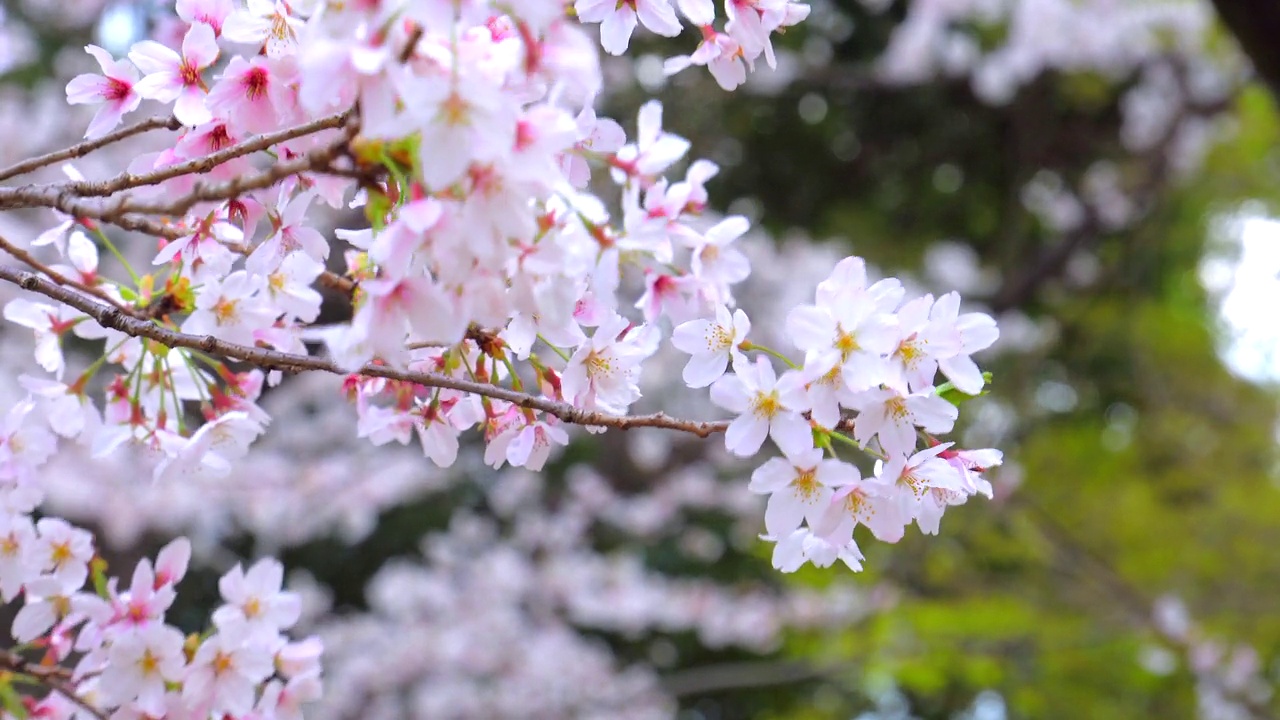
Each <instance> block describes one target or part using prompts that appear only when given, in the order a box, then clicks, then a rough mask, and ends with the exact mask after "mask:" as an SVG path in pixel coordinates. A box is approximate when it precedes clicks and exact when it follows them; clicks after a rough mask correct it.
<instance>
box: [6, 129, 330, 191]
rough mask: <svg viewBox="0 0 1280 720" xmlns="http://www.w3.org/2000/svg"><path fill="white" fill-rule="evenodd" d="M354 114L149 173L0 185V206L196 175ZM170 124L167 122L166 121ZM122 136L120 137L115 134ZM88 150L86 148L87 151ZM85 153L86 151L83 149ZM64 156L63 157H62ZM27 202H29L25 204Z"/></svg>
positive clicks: (105, 140)
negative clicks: (91, 179) (14, 186)
mask: <svg viewBox="0 0 1280 720" xmlns="http://www.w3.org/2000/svg"><path fill="white" fill-rule="evenodd" d="M353 118H354V114H353V113H352V112H351V111H343V112H339V113H334V114H331V115H326V116H325V117H322V118H319V119H317V120H312V121H310V122H306V123H302V124H300V125H296V126H294V127H290V128H286V129H284V130H280V131H278V132H272V133H266V134H264V135H259V136H257V137H252V138H249V139H248V140H245V141H243V142H240V143H237V144H235V145H232V146H231V147H228V148H224V149H222V150H217V151H215V152H212V153H209V154H208V155H204V156H202V157H198V158H195V159H194V160H188V161H187V162H183V163H177V164H174V165H168V166H165V167H162V168H159V169H157V170H153V171H151V172H149V173H143V174H141V175H134V174H132V173H127V172H126V173H121V174H119V175H117V176H115V177H113V178H110V179H107V180H99V181H88V180H67V181H62V182H56V183H45V184H39V185H24V186H21V187H16V188H0V207H10V208H17V207H41V206H43V207H54V205H52V203H53V200H52V198H55V197H57V196H58V195H62V194H67V195H74V196H79V197H106V196H108V195H114V194H115V193H118V192H120V191H122V190H129V189H131V188H138V187H144V186H148V185H158V184H160V183H162V182H164V181H166V180H172V179H174V178H177V177H181V176H183V175H193V174H201V173H207V172H209V171H210V170H212V169H213V168H215V167H218V166H219V165H223V164H225V163H227V162H229V161H231V160H235V159H236V158H240V157H245V156H247V155H252V154H253V153H256V152H260V151H262V150H266V149H268V148H270V147H271V146H273V145H278V144H280V143H283V142H288V141H290V140H296V139H298V138H301V137H305V136H307V135H313V134H315V133H317V132H320V131H322V130H331V129H334V128H338V127H342V126H343V125H346V124H348V123H349V121H351V120H352V119H353ZM166 126H167V123H166ZM131 129H132V128H125V129H124V130H121V131H119V132H117V133H112V135H108V136H105V137H102V138H99V139H98V140H96V141H90V142H87V143H81V145H80V146H83V145H92V147H95V148H96V147H102V146H103V145H106V144H108V143H109V142H116V141H118V140H120V139H122V137H128V136H129V135H133V134H136V131H135V132H127V131H129V130H131ZM113 136H121V137H113ZM80 146H75V147H73V148H68V149H66V150H63V151H60V153H55V155H58V154H67V153H72V155H71V156H72V157H74V156H75V155H74V152H75V148H76V147H80ZM86 152H87V151H86ZM81 154H83V153H81ZM59 159H62V158H59ZM22 203H27V204H25V205H24V204H22Z"/></svg>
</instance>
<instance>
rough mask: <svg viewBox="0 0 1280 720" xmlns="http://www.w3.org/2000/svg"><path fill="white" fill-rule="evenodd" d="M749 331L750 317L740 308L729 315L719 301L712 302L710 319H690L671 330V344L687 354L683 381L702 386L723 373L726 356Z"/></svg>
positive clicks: (692, 385) (728, 357)
mask: <svg viewBox="0 0 1280 720" xmlns="http://www.w3.org/2000/svg"><path fill="white" fill-rule="evenodd" d="M749 332H751V320H749V319H748V318H747V314H746V313H744V312H743V311H742V310H740V309H739V310H734V311H733V315H732V316H731V315H730V314H729V309H728V308H726V307H725V306H723V305H718V306H716V317H715V319H714V320H708V319H701V320H690V321H689V322H686V323H683V324H681V325H679V326H677V327H676V329H675V331H674V332H672V333H671V344H672V345H675V346H676V348H678V349H679V350H682V351H684V352H687V353H689V354H690V355H691V357H690V358H689V362H688V363H687V364H686V365H685V366H684V381H685V383H687V384H688V385H689V387H692V388H700V387H706V386H708V385H710V384H711V383H713V382H715V381H716V380H718V379H719V378H720V376H721V375H724V371H725V369H726V368H728V367H729V359H730V358H731V357H734V356H736V355H738V354H739V350H738V346H739V345H741V344H742V343H743V342H744V341H745V340H746V339H747V333H749Z"/></svg>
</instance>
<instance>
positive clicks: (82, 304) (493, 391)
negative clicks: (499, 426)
mask: <svg viewBox="0 0 1280 720" xmlns="http://www.w3.org/2000/svg"><path fill="white" fill-rule="evenodd" d="M0 280H6V281H8V282H11V283H14V284H15V285H18V286H20V287H22V288H23V289H24V290H29V291H31V292H36V293H39V294H41V295H44V296H45V297H48V298H50V299H53V300H57V301H58V302H61V303H63V304H65V305H69V306H70V307H73V308H75V309H76V310H79V311H81V312H83V313H85V314H86V315H88V316H89V317H92V318H93V319H94V320H96V321H97V322H98V324H99V325H101V326H103V327H104V328H109V329H113V330H119V331H120V332H123V333H125V334H126V335H131V336H134V337H145V338H149V339H151V340H154V341H156V342H158V343H160V344H161V345H164V346H166V347H170V348H179V347H181V348H189V349H192V350H200V351H202V352H205V353H209V354H211V355H219V356H222V357H226V358H232V359H235V360H240V361H243V362H247V363H250V364H252V365H257V366H258V367H261V368H264V369H267V370H284V371H289V372H305V371H310V370H320V371H323V372H328V373H333V374H335V375H350V374H352V372H351V371H350V370H348V369H345V368H342V367H340V366H339V365H338V364H337V363H335V362H333V361H332V360H329V359H326V358H319V357H312V356H310V355H296V354H293V353H285V352H280V351H278V350H269V349H266V348H259V347H249V346H247V345H239V344H236V343H230V342H227V341H225V340H219V339H218V338H215V337H213V336H212V335H189V334H186V333H180V332H176V331H173V330H169V329H166V328H163V327H160V326H159V325H156V324H154V323H151V322H147V321H145V320H139V319H137V318H135V317H132V316H130V315H128V314H126V313H122V312H120V311H119V310H118V309H116V308H114V307H112V306H110V305H106V304H103V303H100V302H98V301H97V300H95V299H92V298H90V297H87V296H85V295H82V294H81V293H78V292H75V291H74V290H69V289H67V288H64V287H62V286H60V285H57V284H55V283H53V282H50V281H49V280H46V279H45V278H43V277H40V276H39V275H37V274H36V273H33V272H29V271H26V270H21V269H19V268H15V267H9V266H3V265H0ZM356 374H359V375H365V376H369V377H381V378H387V379H389V380H399V381H403V382H409V383H415V384H418V385H422V386H425V387H438V388H445V389H449V390H458V391H461V392H468V393H473V394H475V395H483V396H485V397H490V398H493V399H495V400H503V401H506V402H509V403H512V404H514V405H518V406H519V407H522V408H530V409H533V410H540V411H542V412H544V413H547V414H548V415H553V416H555V417H557V418H560V420H562V421H564V422H566V423H572V424H575V425H591V426H596V427H610V428H618V429H622V430H626V429H628V428H635V427H654V428H664V429H667V430H679V431H681V432H687V433H692V434H694V435H697V436H698V437H707V436H709V435H713V434H716V433H721V432H724V431H725V429H727V428H728V427H729V423H728V421H717V422H698V421H693V420H680V419H677V418H673V417H670V416H668V415H666V414H665V413H661V412H659V413H653V414H651V415H625V416H624V415H610V414H608V413H601V412H591V411H587V410H583V409H582V408H578V407H574V406H573V405H570V404H569V403H565V402H559V401H557V400H552V399H550V398H547V397H542V396H538V395H530V394H528V393H523V392H518V391H516V390H511V389H508V388H504V387H499V386H497V385H489V384H486V383H480V382H472V381H470V380H463V379H460V378H455V377H451V376H449V375H442V374H439V373H432V372H410V371H406V370H398V369H396V368H392V367H388V366H386V365H376V364H373V363H370V364H367V365H365V366H363V367H361V368H360V369H359V370H357V371H356Z"/></svg>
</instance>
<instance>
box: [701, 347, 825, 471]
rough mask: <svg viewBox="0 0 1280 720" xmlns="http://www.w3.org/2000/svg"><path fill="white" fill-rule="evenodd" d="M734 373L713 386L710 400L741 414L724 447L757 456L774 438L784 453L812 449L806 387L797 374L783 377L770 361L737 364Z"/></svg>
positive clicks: (733, 424)
mask: <svg viewBox="0 0 1280 720" xmlns="http://www.w3.org/2000/svg"><path fill="white" fill-rule="evenodd" d="M733 370H734V374H733V375H726V376H724V377H722V378H720V379H719V380H717V381H716V382H715V384H713V385H712V386H711V400H712V402H714V403H715V404H717V405H719V406H720V407H722V408H724V409H726V410H729V411H730V412H736V413H739V415H738V417H736V418H734V420H733V422H732V423H730V424H729V428H728V430H726V431H725V435H724V444H725V448H726V449H727V450H728V451H729V452H731V453H733V454H735V455H741V456H750V455H754V454H755V453H756V451H758V450H759V449H760V446H761V445H762V444H763V443H764V440H765V437H772V438H773V441H774V442H775V443H777V445H778V447H780V448H782V450H783V451H784V452H798V451H800V450H803V449H804V448H806V447H812V444H813V441H812V438H811V436H810V432H809V422H808V421H807V420H805V419H804V417H803V416H801V414H800V413H801V412H803V411H804V410H805V409H807V401H806V398H805V394H804V388H803V386H802V385H801V382H800V376H799V374H797V373H794V372H789V373H786V374H784V375H783V376H782V377H781V378H779V377H778V376H777V373H775V372H774V370H773V365H771V364H770V363H769V360H768V359H767V358H763V357H761V358H757V359H756V361H755V363H751V362H749V361H747V360H745V359H744V360H741V361H735V362H734V368H733Z"/></svg>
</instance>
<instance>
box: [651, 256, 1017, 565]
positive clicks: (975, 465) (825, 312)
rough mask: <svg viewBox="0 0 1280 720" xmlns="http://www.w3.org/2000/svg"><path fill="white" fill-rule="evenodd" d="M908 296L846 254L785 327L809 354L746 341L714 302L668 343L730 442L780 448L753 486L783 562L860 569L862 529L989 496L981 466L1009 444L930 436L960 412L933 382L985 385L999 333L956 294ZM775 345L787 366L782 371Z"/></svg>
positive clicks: (745, 328)
mask: <svg viewBox="0 0 1280 720" xmlns="http://www.w3.org/2000/svg"><path fill="white" fill-rule="evenodd" d="M903 295H904V289H903V287H902V284H901V283H900V282H899V281H898V280H896V279H892V278H889V279H885V280H880V281H878V282H875V283H870V284H869V283H868V278H867V272H866V267H865V265H864V263H863V262H862V260H861V259H859V258H846V259H845V260H843V261H841V262H840V263H839V264H837V265H836V267H835V269H834V270H833V271H832V273H831V275H830V276H829V277H828V278H827V279H826V280H824V281H823V282H821V283H819V284H818V288H817V291H816V293H815V302H814V304H804V305H800V306H798V307H796V308H794V309H792V310H791V311H790V312H789V314H788V315H787V320H786V333H787V335H788V336H789V338H790V340H791V342H792V343H793V344H794V345H795V347H796V349H797V350H799V351H800V352H803V353H804V359H803V362H802V363H795V362H793V361H791V360H790V359H788V358H787V357H786V356H785V355H782V354H781V353H778V352H777V351H775V350H772V349H769V348H762V347H760V346H758V345H756V344H755V343H752V342H751V340H750V339H749V338H748V337H747V335H748V333H749V332H750V328H751V323H750V320H749V318H748V317H747V316H746V314H745V313H744V312H743V311H742V310H737V311H735V312H734V313H733V314H732V315H730V313H729V311H728V309H727V308H724V307H719V308H717V311H716V316H715V318H714V319H697V320H690V321H688V322H685V323H683V324H681V325H679V326H677V327H676V329H675V332H674V334H673V342H674V343H675V344H676V347H678V348H680V349H681V350H684V351H685V352H688V353H689V354H690V358H689V362H688V364H687V365H686V366H685V369H684V379H685V382H686V383H687V384H688V385H689V387H691V388H697V387H705V386H707V385H710V386H711V399H712V401H713V402H715V403H716V404H717V405H719V406H721V407H723V408H725V409H726V410H729V411H730V412H733V413H737V416H736V417H735V418H734V420H733V421H732V422H731V423H730V424H729V426H728V428H727V429H726V431H725V447H726V449H727V450H728V451H729V452H731V453H733V454H735V455H739V456H742V457H751V456H753V455H756V454H757V453H758V452H759V451H760V448H761V446H762V445H763V444H764V442H765V440H766V438H768V439H771V440H772V441H773V443H774V444H775V445H777V447H778V449H779V450H781V451H782V454H783V457H775V458H772V459H770V460H768V461H766V462H765V463H764V464H763V465H761V466H760V467H759V468H757V469H756V471H755V472H754V473H753V474H752V476H751V485H750V488H751V490H753V491H755V492H759V493H762V494H767V495H769V502H768V506H767V508H766V510H765V530H766V532H767V537H768V538H769V539H772V540H774V541H776V542H777V545H776V547H775V551H774V556H773V562H774V566H775V567H778V568H780V569H782V570H784V571H791V570H795V569H796V568H798V567H799V566H800V565H802V564H804V563H805V562H806V561H809V562H813V563H814V564H816V565H820V566H826V565H830V564H831V563H833V562H834V561H835V560H836V559H837V558H839V559H841V560H843V561H844V562H845V563H846V564H848V565H849V566H850V567H851V568H853V569H855V570H856V569H860V568H861V561H862V553H861V552H860V550H859V549H858V546H857V543H856V542H855V541H854V538H853V531H854V529H855V527H856V526H858V525H863V526H865V527H867V528H868V529H869V530H870V531H871V532H872V534H874V535H875V537H876V538H878V539H880V540H883V541H886V542H897V541H898V540H900V539H901V538H902V536H903V532H904V528H905V527H906V526H908V525H910V524H911V523H912V522H915V523H916V524H917V525H918V526H919V527H920V529H921V530H922V531H923V532H926V533H929V534H936V533H937V532H938V524H939V521H940V519H941V517H942V513H943V512H944V511H945V510H946V508H947V506H949V505H957V504H961V503H964V502H965V501H966V500H967V499H968V498H969V497H970V496H972V495H974V494H979V493H981V494H984V495H986V496H987V497H991V484H990V483H989V482H988V481H986V480H985V479H983V478H982V476H981V473H982V472H983V471H984V470H985V469H987V468H989V467H992V466H995V465H999V464H1000V462H1001V453H1000V452H999V451H998V450H994V449H983V450H961V449H958V448H955V447H954V444H953V443H950V442H945V443H944V442H939V441H938V440H937V439H936V438H935V437H934V435H935V434H941V433H947V432H950V431H951V430H952V428H953V426H954V424H955V421H956V418H957V417H958V415H959V411H958V409H957V407H956V405H955V404H953V402H952V401H951V400H949V399H948V398H947V397H945V396H944V395H943V394H942V393H940V392H939V387H938V386H937V385H935V381H936V378H937V375H938V373H939V371H941V373H942V374H943V375H945V376H946V377H947V378H948V384H947V385H946V387H945V390H948V391H951V392H959V393H961V394H963V395H977V394H979V393H981V392H982V389H983V386H984V385H985V378H984V377H983V375H982V373H981V371H979V369H978V367H977V365H975V364H974V362H973V360H972V358H971V357H970V356H971V355H972V354H973V353H974V352H977V351H979V350H982V349H985V348H987V347H989V346H990V345H991V344H992V343H993V342H995V340H996V337H997V330H996V325H995V321H993V320H992V319H991V317H990V316H988V315H985V314H982V313H966V314H963V315H961V314H960V313H959V305H960V298H959V296H958V295H957V294H956V293H948V294H946V295H943V296H942V297H940V298H937V299H935V298H934V297H933V296H932V295H925V296H923V297H919V298H916V299H914V300H911V301H909V302H906V303H903V302H902V299H903ZM751 350H763V351H765V353H764V354H760V355H758V356H756V358H755V360H754V362H753V361H751V360H749V359H748V358H747V357H746V355H745V354H744V351H751ZM770 354H772V355H775V356H777V357H778V358H779V359H781V360H782V362H784V363H785V364H786V365H787V366H788V369H786V370H785V371H784V372H783V373H782V374H781V375H779V374H778V373H777V371H776V369H775V368H774V365H773V362H772V360H771V358H770ZM730 365H732V367H733V373H732V374H729V375H726V374H725V372H726V370H727V369H728V367H729V366H730ZM847 429H851V430H852V432H851V433H850V434H846V433H845V432H843V431H844V430H847ZM922 440H923V447H921V441H922ZM833 441H838V442H840V443H842V444H844V445H846V446H848V447H846V452H850V451H852V452H858V451H861V452H863V453H868V454H870V455H872V456H874V457H875V458H876V463H875V469H874V472H873V473H872V474H871V475H869V476H868V477H866V478H863V477H862V476H861V474H860V472H859V470H858V468H857V466H855V465H854V464H852V463H849V462H845V461H843V460H841V459H840V457H839V454H838V452H837V450H836V445H834V444H833Z"/></svg>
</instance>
